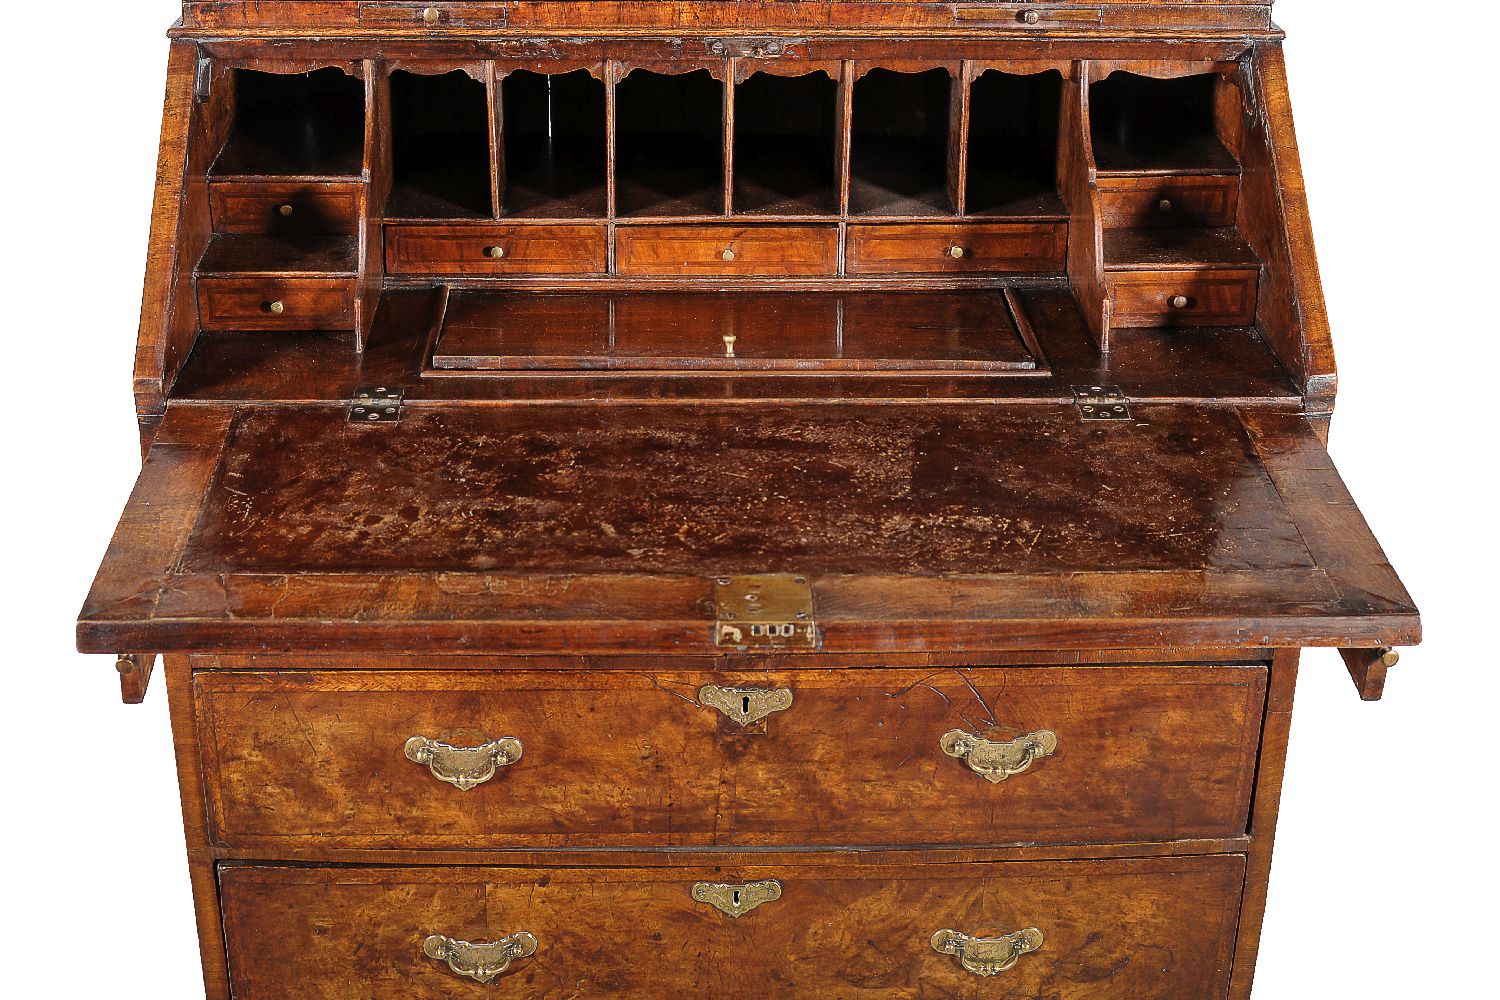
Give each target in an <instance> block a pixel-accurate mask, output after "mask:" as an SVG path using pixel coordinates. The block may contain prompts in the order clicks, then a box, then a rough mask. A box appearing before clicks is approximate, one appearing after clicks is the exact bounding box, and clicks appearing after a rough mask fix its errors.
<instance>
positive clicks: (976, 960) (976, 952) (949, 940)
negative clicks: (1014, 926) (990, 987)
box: [932, 927, 1042, 977]
mask: <svg viewBox="0 0 1500 1000" xmlns="http://www.w3.org/2000/svg"><path fill="white" fill-rule="evenodd" d="M1041 946H1042V932H1041V931H1039V930H1037V929H1036V928H1035V927H1028V928H1026V929H1025V930H1024V931H1016V932H1015V933H1013V934H1002V935H1001V936H1000V937H993V938H981V937H973V936H971V935H968V934H964V933H961V932H960V931H953V930H948V929H947V928H944V929H943V930H940V931H938V932H937V933H936V934H934V935H933V936H932V950H933V951H937V952H941V953H942V954H944V955H952V956H954V957H955V958H957V959H958V963H959V964H960V965H962V966H963V967H964V970H965V971H967V972H972V973H974V975H976V976H986V977H988V976H998V975H999V974H1000V973H1002V972H1006V971H1009V970H1010V969H1013V968H1015V966H1016V963H1017V962H1019V961H1020V960H1021V957H1022V956H1023V955H1029V954H1031V953H1032V952H1034V951H1036V950H1037V949H1038V948H1040V947H1041Z"/></svg>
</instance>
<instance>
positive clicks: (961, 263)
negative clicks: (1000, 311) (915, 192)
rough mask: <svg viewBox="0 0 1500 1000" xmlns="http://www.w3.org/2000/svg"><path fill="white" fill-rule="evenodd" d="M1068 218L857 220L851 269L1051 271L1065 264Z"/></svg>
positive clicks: (851, 229)
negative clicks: (899, 222)
mask: <svg viewBox="0 0 1500 1000" xmlns="http://www.w3.org/2000/svg"><path fill="white" fill-rule="evenodd" d="M1067 252H1068V226H1067V223H1065V222H1016V223H998V224H977V225H928V224H921V225H853V226H850V227H849V246H848V251H847V255H846V256H847V260H846V263H845V267H846V269H847V270H848V272H849V273H850V274H1006V273H1011V274H1014V273H1051V272H1055V271H1061V270H1063V268H1064V267H1065V265H1066V255H1067Z"/></svg>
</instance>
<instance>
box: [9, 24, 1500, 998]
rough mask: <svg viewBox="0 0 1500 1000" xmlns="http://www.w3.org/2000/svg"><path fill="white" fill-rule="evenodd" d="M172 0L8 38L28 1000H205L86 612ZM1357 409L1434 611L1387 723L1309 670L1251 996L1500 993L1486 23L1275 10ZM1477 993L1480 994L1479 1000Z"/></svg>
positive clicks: (124, 475)
mask: <svg viewBox="0 0 1500 1000" xmlns="http://www.w3.org/2000/svg"><path fill="white" fill-rule="evenodd" d="M176 13H177V11H176V7H175V5H174V4H173V3H172V2H170V0H131V2H129V3H123V2H120V0H107V2H106V0H80V2H76V3H72V4H67V5H59V4H44V5H42V6H40V7H35V6H33V8H31V13H30V15H29V16H28V17H26V18H17V19H12V20H11V22H10V35H9V38H8V44H7V52H6V55H5V58H4V59H3V60H0V74H3V76H4V79H3V87H0V101H3V113H4V122H3V129H0V142H3V143H4V145H5V147H6V148H5V152H4V153H3V154H0V170H3V171H4V183H3V184H0V193H3V196H4V199H5V206H4V208H5V217H6V224H5V227H4V240H3V242H0V254H3V255H4V256H5V258H6V264H5V270H4V273H5V274H8V275H9V276H10V277H9V279H8V281H7V285H8V287H7V288H6V291H5V294H4V297H3V299H0V302H3V307H0V330H3V335H4V339H5V348H6V352H7V353H6V356H7V357H9V358H10V359H11V360H10V362H9V365H10V374H9V375H7V376H5V377H4V382H3V388H0V423H3V431H0V433H3V435H4V440H5V442H6V444H5V448H6V453H5V462H4V466H3V467H4V469H5V470H6V475H7V478H8V480H9V482H8V485H7V486H6V487H5V488H4V489H3V491H0V494H3V495H0V502H3V504H4V505H5V510H4V515H3V518H0V524H3V531H4V546H5V547H4V550H3V551H4V570H5V572H4V574H3V576H0V580H3V586H4V588H5V591H6V595H5V600H4V601H3V605H0V606H3V608H4V614H5V632H4V634H5V637H6V639H7V640H8V645H9V649H8V650H7V653H8V655H6V656H5V662H4V666H3V668H0V678H3V679H0V709H3V718H0V748H3V749H0V753H3V754H4V756H5V758H6V759H5V761H4V764H3V765H0V775H3V779H0V780H3V782H4V786H3V791H0V837H3V838H4V844H3V849H0V859H3V863H4V865H5V877H4V881H3V883H0V921H3V924H4V926H3V928H0V947H3V948H4V949H5V951H6V952H7V956H6V961H5V962H4V965H3V969H4V972H3V977H4V981H5V983H6V986H7V988H8V989H7V992H8V993H9V995H11V996H15V997H68V998H71V997H85V996H90V997H92V996H97V995H100V994H101V993H107V994H109V995H111V996H120V997H137V996H139V997H146V996H150V997H153V998H167V1000H175V998H191V997H194V996H198V997H201V996H202V992H201V989H202V987H201V982H200V980H199V972H198V958H197V953H196V947H197V946H196V937H195V933H194V925H193V920H192V909H191V904H190V898H189V892H188V882H187V877H186V867H185V863H184V858H183V839H182V830H181V826H180V816H179V806H178V799H177V791H176V785H175V778H174V767H173V760H172V752H171V740H170V737H169V733H168V725H167V711H166V699H165V698H164V697H163V694H164V692H163V690H162V689H161V686H160V683H159V680H160V679H159V678H158V683H157V684H155V685H154V686H153V690H152V691H151V695H150V697H149V699H148V701H147V703H146V704H145V705H144V706H140V707H125V706H122V705H121V704H120V703H119V700H118V688H117V684H116V677H115V672H114V669H113V665H112V661H111V660H110V659H109V658H106V657H100V656H94V657H83V656H79V655H77V654H75V653H74V652H73V651H72V648H73V618H74V615H75V613H76V612H77V609H78V607H79V605H80V603H81V602H82V599H83V596H84V594H85V592H86V590H87V588H88V584H89V581H90V580H91V579H92V576H93V573H94V569H95V567H96V566H97V564H98V559H99V557H100V555H101V554H102V553H103V551H104V547H105V544H106V543H107V541H108V539H109V536H110V533H111V531H112V530H113V527H114V523H115V518H116V517H117V515H118V513H119V511H120V509H121V507H122V505H123V504H124V502H125V498H126V496H127V494H128V492H129V490H130V485H131V482H132V481H133V479H134V477H135V474H136V470H137V466H138V458H137V439H136V431H135V423H134V419H133V415H132V402H131V396H130V372H131V360H132V351H133V344H134V339H135V326H136V322H137V316H138V313H139V304H140V295H141V277H142V273H143V268H144V262H145V251H146V235H147V225H148V222H149V214H150V207H151V190H152V179H153V173H154V170H155V161H156V149H157V131H158V127H159V116H160V110H161V99H162V82H163V79H164V73H165V67H166V54H167V49H166V42H165V41H164V38H163V35H162V32H163V29H164V28H165V27H166V26H167V24H168V23H170V21H171V20H172V19H173V18H174V17H175V16H176ZM1277 17H1278V21H1279V22H1280V24H1281V25H1282V27H1284V28H1285V29H1287V31H1288V33H1289V35H1290V39H1289V42H1288V45H1287V52H1288V61H1289V65H1290V73H1291V81H1292V96H1293V101H1294V104H1295V107H1296V112H1297V124H1298V126H1299V129H1298V131H1299V134H1300V138H1301V144H1302V153H1303V166H1304V169H1305V171H1306V175H1307V187H1308V191H1309V194H1310V198H1311V204H1312V213H1313V221H1314V227H1315V232H1316V234H1317V239H1318V250H1319V257H1320V259H1321V262H1322V270H1323V278H1324V284H1325V288H1326V291H1327V296H1328V307H1329V312H1330V314H1331V316H1332V319H1333V324H1334V334H1335V344H1336V347H1337V349H1338V360H1339V369H1340V373H1341V385H1340V392H1339V400H1338V411H1337V415H1336V416H1335V418H1334V423H1333V439H1332V442H1331V445H1330V448H1331V451H1332V453H1333V457H1334V459H1335V460H1336V461H1337V463H1338V465H1339V468H1340V469H1341V470H1342V472H1343V475H1344V478H1345V479H1346V480H1347V481H1348V483H1349V486H1350V488H1351V490H1352V492H1353V493H1354V495H1355V497H1356V498H1357V499H1358V501H1359V503H1360V506H1361V507H1362V508H1363V510H1364V512H1365V514H1366V516H1367V517H1368V519H1369V521H1370V523H1371V525H1372V526H1373V527H1374V529H1375V531H1376V534H1377V535H1378V536H1379V537H1380V539H1381V540H1382V542H1383V543H1384V545H1385V548H1386V552H1387V554H1388V555H1389V557H1390V559H1391V561H1392V562H1393V563H1394V564H1395V565H1396V567H1397V568H1398V569H1399V570H1400V572H1401V574H1402V576H1403V577H1404V579H1405V582H1406V584H1407V586H1408V588H1409V589H1410V590H1411V592H1412V594H1413V595H1414V596H1415V597H1416V600H1417V602H1418V604H1419V605H1420V606H1421V607H1422V609H1423V611H1424V618H1425V628H1426V634H1427V637H1428V638H1427V642H1426V644H1425V645H1423V646H1421V647H1418V648H1416V649H1412V650H1408V651H1406V653H1405V656H1404V659H1403V660H1402V663H1401V665H1400V666H1399V667H1398V668H1397V669H1396V670H1395V671H1393V673H1392V675H1391V679H1390V684H1389V687H1388V689H1387V695H1386V699H1385V701H1383V702H1380V703H1378V704H1368V705H1367V704H1363V703H1361V702H1360V701H1359V700H1358V699H1357V697H1356V696H1355V693H1354V689H1353V687H1352V685H1351V684H1350V682H1349V679H1348V677H1347V675H1346V674H1345V672H1344V668H1343V665H1342V663H1341V661H1340V660H1339V658H1338V654H1337V653H1335V652H1334V651H1333V650H1313V651H1310V652H1309V653H1307V654H1306V655H1305V657H1304V659H1303V671H1302V677H1301V684H1300V686H1299V689H1298V692H1297V694H1298V701H1297V711H1296V715H1295V717H1294V726H1293V731H1292V743H1291V757H1290V760H1289V762H1288V765H1289V766H1288V772H1287V780H1286V787H1285V793H1284V796H1283V805H1282V811H1281V828H1280V832H1279V834H1278V837H1277V844H1276V862H1275V869H1274V872H1273V874H1272V881H1271V898H1270V909H1269V913H1268V915H1267V919H1266V926H1265V935H1264V943H1263V945H1262V948H1261V960H1260V967H1259V973H1258V978H1257V988H1256V993H1255V995H1256V997H1257V998H1258V1000H1266V998H1296V997H1328V996H1351V997H1352V996H1357V997H1360V998H1362V1000H1394V998H1401V1000H1409V998H1411V997H1413V996H1419V997H1457V998H1468V997H1475V996H1478V995H1480V994H1481V993H1483V994H1485V995H1490V996H1493V995H1494V994H1493V993H1491V992H1489V990H1491V989H1493V988H1494V987H1493V979H1492V976H1491V971H1490V970H1491V969H1492V967H1493V958H1494V956H1493V951H1494V947H1495V946H1494V941H1495V932H1496V930H1497V925H1496V918H1495V912H1496V897H1497V895H1500V885H1497V881H1496V877H1495V876H1496V872H1495V865H1496V863H1495V860H1494V859H1495V856H1496V853H1497V852H1496V851H1495V849H1494V847H1493V846H1492V845H1491V843H1490V841H1491V839H1492V838H1493V837H1494V836H1495V828H1494V825H1493V822H1492V821H1493V819H1494V817H1495V809H1494V803H1495V801H1496V791H1497V787H1500V782H1497V779H1496V774H1497V767H1496V764H1497V758H1500V741H1497V740H1496V739H1495V738H1494V737H1495V730H1496V728H1497V727H1496V725H1495V723H1494V721H1493V718H1492V717H1493V714H1494V712H1495V711H1496V708H1497V705H1500V697H1497V695H1500V691H1497V683H1496V676H1497V674H1500V662H1497V654H1496V650H1497V648H1500V646H1497V643H1496V641H1495V624H1496V622H1495V619H1496V618H1497V616H1500V600H1497V597H1496V593H1497V590H1500V566H1497V564H1496V563H1497V559H1496V556H1497V553H1496V545H1495V521H1496V514H1495V512H1496V508H1497V501H1496V493H1497V489H1496V487H1497V478H1496V476H1495V475H1494V471H1493V465H1494V459H1495V455H1496V442H1497V440H1500V386H1497V383H1496V376H1497V374H1500V364H1497V361H1500V359H1497V346H1496V345H1497V341H1500V322H1497V320H1496V310H1497V299H1500V281H1497V278H1496V274H1495V264H1496V254H1495V245H1496V239H1497V228H1500V217H1497V214H1496V211H1495V205H1496V199H1497V195H1496V187H1495V176H1496V167H1497V159H1500V146H1497V145H1496V144H1495V143H1494V142H1493V135H1494V132H1495V125H1496V122H1497V119H1500V112H1497V105H1500V89H1497V86H1496V84H1497V78H1496V76H1495V74H1494V73H1493V71H1492V70H1490V69H1487V68H1486V60H1487V59H1488V57H1489V55H1490V54H1491V53H1489V52H1487V51H1486V50H1485V49H1484V48H1483V46H1484V45H1485V44H1487V43H1488V44H1492V43H1493V39H1494V38H1495V37H1496V29H1497V28H1500V23H1497V18H1496V16H1495V14H1494V7H1493V5H1491V4H1487V3H1477V2H1470V3H1454V4H1448V5H1430V4H1428V5H1423V4H1411V3H1403V4H1396V3H1392V2H1384V0H1366V2H1362V3H1336V2H1328V0H1284V2H1283V3H1282V4H1280V5H1279V6H1278V11H1277ZM1481 984H1485V985H1481Z"/></svg>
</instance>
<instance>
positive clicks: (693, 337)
mask: <svg viewBox="0 0 1500 1000" xmlns="http://www.w3.org/2000/svg"><path fill="white" fill-rule="evenodd" d="M432 365H433V367H434V368H435V369H439V370H450V371H464V370H468V371H546V370H552V371H559V370H561V371H574V370H589V371H600V370H605V371H610V370H614V371H687V372H692V371H698V372H716V371H783V372H786V371H798V370H805V371H809V372H814V373H826V372H830V371H841V372H891V371H898V372H968V371H976V372H991V373H994V372H1036V371H1038V370H1039V361H1038V359H1037V357H1036V356H1035V355H1033V353H1032V352H1031V350H1030V349H1029V348H1028V347H1027V345H1026V342H1025V341H1024V339H1023V338H1022V336H1021V334H1020V332H1019V331H1018V329H1017V327H1016V324H1015V322H1014V320H1013V319H1012V318H1011V316H1010V312H1009V310H1008V308H1007V306H1006V303H1005V300H1004V296H1003V295H1002V293H1000V292H998V291H990V290H986V291H967V292H931V291H928V292H878V293H877V292H846V293H828V292H766V293H761V292H715V293H683V292H670V293H669V292H625V293H618V294H603V293H588V292H585V293H557V294H536V293H532V294H525V293H519V294H518V293H507V292H482V291H453V292H450V293H449V297H448V305H447V310H446V313H445V315H444V319H443V324H442V332H441V333H440V335H439V338H438V341H437V345H436V347H435V349H434V351H433V357H432Z"/></svg>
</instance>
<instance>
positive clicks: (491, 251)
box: [484, 246, 505, 260]
mask: <svg viewBox="0 0 1500 1000" xmlns="http://www.w3.org/2000/svg"><path fill="white" fill-rule="evenodd" d="M484 255H485V256H486V257H489V258H491V259H492V260H500V259H502V258H503V257H504V256H505V248H504V247H499V246H496V247H485V248H484Z"/></svg>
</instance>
